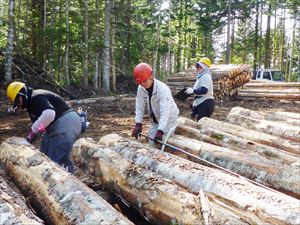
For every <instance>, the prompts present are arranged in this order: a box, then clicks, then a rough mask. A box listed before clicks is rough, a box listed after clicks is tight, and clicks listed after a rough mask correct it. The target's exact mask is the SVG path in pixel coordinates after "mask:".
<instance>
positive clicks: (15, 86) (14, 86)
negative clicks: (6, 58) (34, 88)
mask: <svg viewBox="0 0 300 225" xmlns="http://www.w3.org/2000/svg"><path fill="white" fill-rule="evenodd" d="M24 86H25V84H24V83H22V82H18V81H15V82H12V83H10V84H9V85H8V87H7V97H8V100H9V101H10V102H14V101H15V99H16V97H17V94H18V93H19V91H20V90H21V89H22V87H24Z"/></svg>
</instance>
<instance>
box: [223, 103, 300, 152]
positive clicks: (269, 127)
mask: <svg viewBox="0 0 300 225" xmlns="http://www.w3.org/2000/svg"><path fill="white" fill-rule="evenodd" d="M226 119H227V120H228V121H229V122H230V123H233V124H237V125H240V126H242V127H245V128H248V129H252V130H257V131H261V132H264V133H267V134H271V135H275V136H279V137H282V138H286V139H289V140H292V141H296V142H300V128H299V127H296V126H292V125H290V124H286V123H280V122H273V121H268V120H264V119H263V120H261V119H257V118H253V117H250V116H249V115H247V116H245V115H242V114H240V111H239V110H237V109H235V108H233V109H232V110H231V111H230V112H229V113H228V115H227V117H226ZM299 148H300V145H299Z"/></svg>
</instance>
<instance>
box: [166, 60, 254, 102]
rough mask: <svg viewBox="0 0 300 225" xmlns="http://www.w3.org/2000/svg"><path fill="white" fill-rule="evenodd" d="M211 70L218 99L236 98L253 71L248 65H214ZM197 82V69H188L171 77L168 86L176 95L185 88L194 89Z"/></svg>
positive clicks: (215, 95)
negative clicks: (239, 89)
mask: <svg viewBox="0 0 300 225" xmlns="http://www.w3.org/2000/svg"><path fill="white" fill-rule="evenodd" d="M210 70H211V72H212V79H213V84H214V97H215V98H216V99H223V98H224V97H231V96H235V95H236V94H237V90H238V88H239V87H241V86H242V85H244V84H245V83H247V82H249V81H250V79H251V71H250V68H249V66H248V65H232V64H229V65H213V66H212V67H211V68H210ZM195 82H196V71H195V69H188V70H187V71H184V72H179V73H176V74H174V75H172V76H171V77H169V78H168V81H167V84H168V86H169V87H170V88H171V91H172V93H173V94H176V93H177V92H178V91H180V90H181V89H182V88H184V87H193V86H194V84H195Z"/></svg>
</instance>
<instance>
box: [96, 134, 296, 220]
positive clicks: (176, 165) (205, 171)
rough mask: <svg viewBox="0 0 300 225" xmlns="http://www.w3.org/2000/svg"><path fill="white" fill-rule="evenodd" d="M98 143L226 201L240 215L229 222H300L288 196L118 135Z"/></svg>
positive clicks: (218, 202) (218, 201)
mask: <svg viewBox="0 0 300 225" xmlns="http://www.w3.org/2000/svg"><path fill="white" fill-rule="evenodd" d="M99 143H100V144H105V145H106V146H110V147H111V148H113V149H114V150H115V151H116V152H118V153H119V154H120V155H122V156H123V157H124V158H126V159H129V160H131V161H132V162H133V163H135V164H138V165H144V166H145V167H146V168H147V169H148V170H151V171H154V172H155V173H157V174H160V175H162V176H163V177H165V178H167V179H171V180H173V181H175V182H177V183H178V184H180V185H182V186H183V187H186V188H187V189H188V190H189V191H191V192H193V193H199V190H201V189H203V191H204V192H205V193H206V194H207V195H208V196H209V200H210V202H213V203H214V204H216V205H219V206H220V207H222V206H224V205H225V204H226V206H227V211H228V212H229V211H230V210H231V212H232V214H238V215H239V217H240V223H230V222H229V223H228V224H241V223H242V221H244V222H245V223H250V224H254V223H257V224H298V223H299V222H300V215H299V212H298V207H299V204H300V201H299V200H297V199H295V198H292V197H290V196H287V195H284V194H282V193H279V192H275V191H270V190H269V189H265V188H262V187H259V186H255V185H253V184H251V183H249V182H248V181H246V180H243V179H240V178H239V177H235V176H232V175H229V174H226V173H224V172H221V171H218V170H216V169H212V168H209V167H206V166H202V165H199V164H196V163H193V162H190V161H188V160H185V159H181V158H179V157H176V156H174V155H170V154H168V153H166V152H161V151H157V149H153V148H150V147H146V146H145V145H142V144H140V143H138V142H135V141H129V140H128V139H126V138H121V137H119V136H118V135H107V136H105V137H103V138H102V139H101V140H100V142H99ZM262 196H263V198H262ZM249 206H250V207H249ZM224 210H226V209H224ZM224 214H226V213H224ZM227 216H229V214H228V215H227ZM223 219H226V218H223ZM223 222H224V221H223Z"/></svg>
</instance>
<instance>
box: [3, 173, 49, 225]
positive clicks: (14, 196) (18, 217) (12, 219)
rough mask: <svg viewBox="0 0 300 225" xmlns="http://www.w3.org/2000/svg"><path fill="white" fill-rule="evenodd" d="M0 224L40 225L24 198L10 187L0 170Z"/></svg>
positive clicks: (39, 220) (41, 222)
mask: <svg viewBox="0 0 300 225" xmlns="http://www.w3.org/2000/svg"><path fill="white" fill-rule="evenodd" d="M0 224H1V225H23V224H30V225H42V224H44V222H43V221H42V220H41V219H40V218H38V217H37V216H36V215H35V214H34V213H33V212H32V211H31V209H30V208H29V207H28V206H27V205H26V200H25V198H24V196H23V195H22V194H21V193H19V192H18V190H15V189H14V188H12V187H10V186H9V185H8V183H7V182H6V178H5V177H4V176H3V171H2V170H1V169H0Z"/></svg>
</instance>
